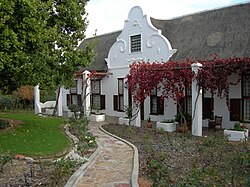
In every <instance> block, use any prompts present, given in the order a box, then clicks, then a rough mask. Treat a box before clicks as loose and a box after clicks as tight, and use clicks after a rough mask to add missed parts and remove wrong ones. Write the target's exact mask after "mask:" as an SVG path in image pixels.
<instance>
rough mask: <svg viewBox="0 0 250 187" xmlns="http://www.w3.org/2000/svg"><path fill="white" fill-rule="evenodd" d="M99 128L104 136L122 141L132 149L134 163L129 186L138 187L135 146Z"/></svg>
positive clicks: (137, 164)
mask: <svg viewBox="0 0 250 187" xmlns="http://www.w3.org/2000/svg"><path fill="white" fill-rule="evenodd" d="M99 128H100V129H101V130H102V131H103V132H104V133H106V134H108V135H110V136H112V137H114V138H116V139H118V140H121V141H123V142H124V143H126V144H128V145H129V146H130V147H132V149H133V150H134V161H133V168H132V173H131V181H130V182H131V186H132V187H139V184H138V175H139V160H138V157H139V154H138V149H137V147H136V146H135V145H133V144H132V143H130V142H129V141H127V140H124V139H122V138H120V137H118V136H116V135H114V134H111V133H110V132H107V131H106V130H104V129H103V128H102V125H100V126H99Z"/></svg>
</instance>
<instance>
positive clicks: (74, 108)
mask: <svg viewBox="0 0 250 187" xmlns="http://www.w3.org/2000/svg"><path fill="white" fill-rule="evenodd" d="M68 109H69V110H70V111H71V112H73V113H74V118H75V119H76V118H79V114H80V107H79V106H78V105H76V104H71V105H69V106H68Z"/></svg>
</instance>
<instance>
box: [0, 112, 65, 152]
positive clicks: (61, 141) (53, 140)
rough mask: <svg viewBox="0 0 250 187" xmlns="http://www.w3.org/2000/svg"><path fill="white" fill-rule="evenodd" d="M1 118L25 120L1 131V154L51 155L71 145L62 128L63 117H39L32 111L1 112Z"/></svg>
mask: <svg viewBox="0 0 250 187" xmlns="http://www.w3.org/2000/svg"><path fill="white" fill-rule="evenodd" d="M0 118H6V119H15V120H21V121H23V122H24V124H22V125H19V126H18V127H16V128H14V129H9V130H6V131H0V154H23V155H28V156H51V155H54V154H57V153H59V152H62V151H63V150H65V149H66V148H67V147H68V146H69V145H70V142H69V140H68V138H67V137H66V135H65V134H64V133H63V132H62V130H61V128H62V126H63V124H64V119H63V118H56V117H39V116H36V115H35V114H32V113H31V112H20V113H0Z"/></svg>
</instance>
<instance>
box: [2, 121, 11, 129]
mask: <svg viewBox="0 0 250 187" xmlns="http://www.w3.org/2000/svg"><path fill="white" fill-rule="evenodd" d="M7 127H10V123H9V121H8V120H4V119H0V129H6V128H7Z"/></svg>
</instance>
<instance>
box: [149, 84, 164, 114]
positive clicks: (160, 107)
mask: <svg viewBox="0 0 250 187" xmlns="http://www.w3.org/2000/svg"><path fill="white" fill-rule="evenodd" d="M157 94H158V92H157V88H154V89H153V90H152V91H151V94H150V115H164V100H162V99H161V97H160V96H157ZM154 100H156V106H155V107H153V104H154V103H153V102H155V101H154ZM154 108H155V109H156V112H155V111H153V109H154Z"/></svg>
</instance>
